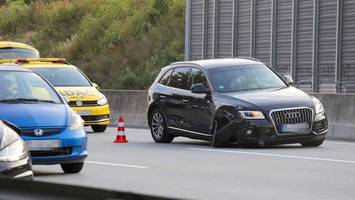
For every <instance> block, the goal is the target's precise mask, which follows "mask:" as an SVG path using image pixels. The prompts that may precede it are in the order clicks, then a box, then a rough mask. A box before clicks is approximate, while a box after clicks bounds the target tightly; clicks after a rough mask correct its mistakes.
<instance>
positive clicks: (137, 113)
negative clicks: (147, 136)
mask: <svg viewBox="0 0 355 200" xmlns="http://www.w3.org/2000/svg"><path fill="white" fill-rule="evenodd" d="M101 92H102V93H103V94H104V95H105V96H106V97H107V99H108V101H109V104H110V110H111V124H110V125H112V126H117V124H118V123H117V118H118V117H119V116H120V115H122V116H123V117H124V119H125V125H126V126H127V127H137V128H147V127H148V122H147V117H146V108H147V91H145V90H103V91H101Z"/></svg>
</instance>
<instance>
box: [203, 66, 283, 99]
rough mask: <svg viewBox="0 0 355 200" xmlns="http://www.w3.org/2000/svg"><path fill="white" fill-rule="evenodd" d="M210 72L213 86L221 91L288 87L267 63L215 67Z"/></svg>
mask: <svg viewBox="0 0 355 200" xmlns="http://www.w3.org/2000/svg"><path fill="white" fill-rule="evenodd" d="M208 74H209V77H210V80H211V83H212V85H213V88H214V89H215V91H217V92H220V93H226V92H240V91H248V90H262V89H269V88H281V87H286V84H285V83H284V82H283V81H282V80H281V79H280V78H279V77H278V76H277V75H276V74H275V73H274V72H273V71H272V70H271V69H269V68H268V67H266V66H265V65H244V66H235V67H221V68H214V69H210V70H209V72H208Z"/></svg>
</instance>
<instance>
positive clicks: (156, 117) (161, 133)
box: [149, 110, 174, 143]
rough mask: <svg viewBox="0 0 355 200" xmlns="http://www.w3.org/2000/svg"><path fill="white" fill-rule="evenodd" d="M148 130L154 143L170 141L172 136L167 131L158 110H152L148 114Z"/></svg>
mask: <svg viewBox="0 0 355 200" xmlns="http://www.w3.org/2000/svg"><path fill="white" fill-rule="evenodd" d="M149 121H150V132H151V134H152V137H153V140H154V141H155V142H156V143H170V142H172V141H173V139H174V136H173V135H172V134H170V133H169V132H168V129H167V127H166V122H165V119H164V116H163V114H162V113H161V112H160V111H159V110H153V112H152V114H151V115H150V119H149Z"/></svg>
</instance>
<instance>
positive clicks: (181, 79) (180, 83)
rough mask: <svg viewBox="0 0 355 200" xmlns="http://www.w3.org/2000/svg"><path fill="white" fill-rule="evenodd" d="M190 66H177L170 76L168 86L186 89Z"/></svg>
mask: <svg viewBox="0 0 355 200" xmlns="http://www.w3.org/2000/svg"><path fill="white" fill-rule="evenodd" d="M190 69H191V68H190V67H178V68H175V70H174V72H173V73H172V74H171V76H170V81H169V86H170V87H174V88H179V89H184V90H187V82H188V80H189V73H190Z"/></svg>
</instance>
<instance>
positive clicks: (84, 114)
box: [76, 110, 91, 116]
mask: <svg viewBox="0 0 355 200" xmlns="http://www.w3.org/2000/svg"><path fill="white" fill-rule="evenodd" d="M76 113H78V114H79V115H80V116H90V115H91V112H90V111H86V110H85V111H76Z"/></svg>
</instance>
